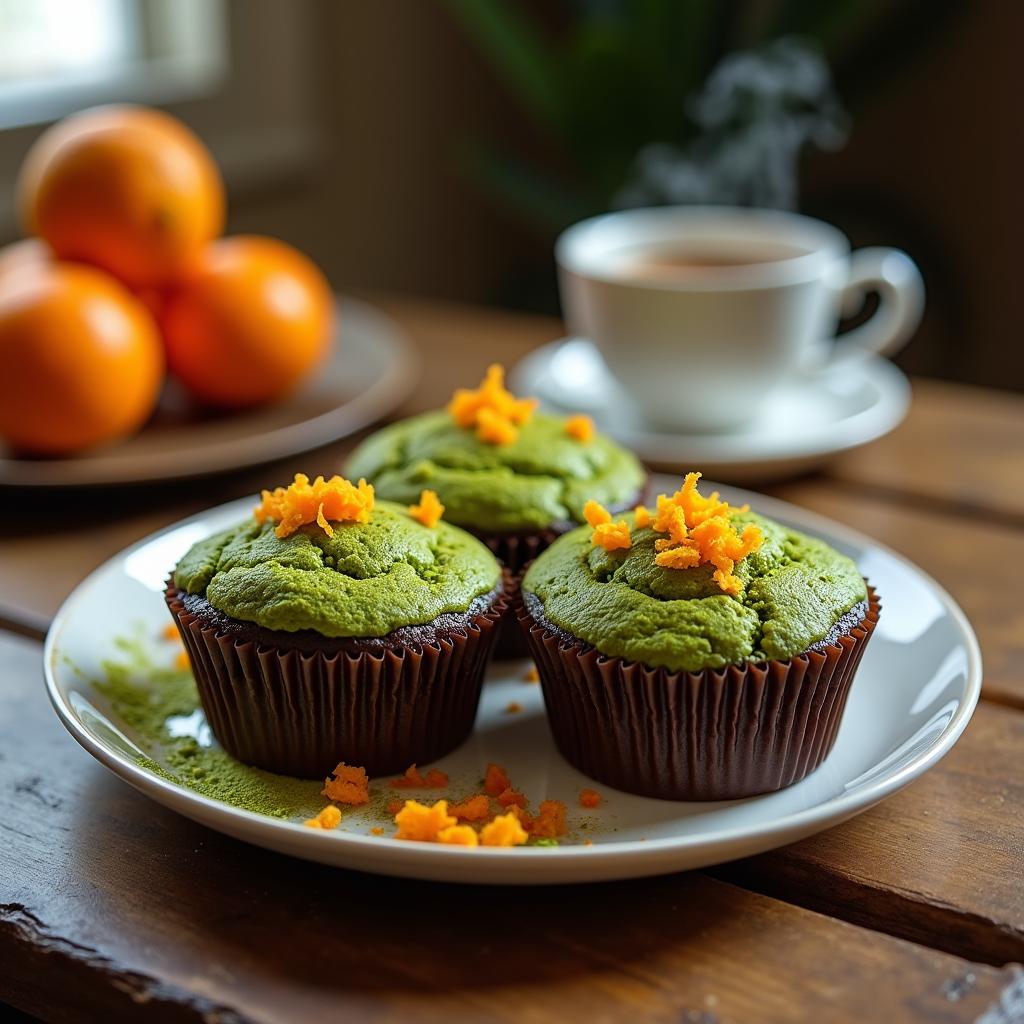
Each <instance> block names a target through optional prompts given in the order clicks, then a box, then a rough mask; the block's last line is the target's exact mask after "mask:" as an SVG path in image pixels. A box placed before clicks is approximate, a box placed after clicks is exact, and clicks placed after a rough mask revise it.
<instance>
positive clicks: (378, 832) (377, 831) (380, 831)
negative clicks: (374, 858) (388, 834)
mask: <svg viewBox="0 0 1024 1024" xmlns="http://www.w3.org/2000/svg"><path fill="white" fill-rule="evenodd" d="M370 835H371V836H382V835H384V829H382V828H381V827H380V825H374V826H373V828H371V829H370Z"/></svg>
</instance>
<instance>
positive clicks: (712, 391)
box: [555, 206, 924, 432]
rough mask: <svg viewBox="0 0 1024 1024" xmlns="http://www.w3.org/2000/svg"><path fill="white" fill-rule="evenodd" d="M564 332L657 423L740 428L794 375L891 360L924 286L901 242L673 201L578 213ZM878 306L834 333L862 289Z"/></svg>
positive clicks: (785, 216) (567, 253)
mask: <svg viewBox="0 0 1024 1024" xmlns="http://www.w3.org/2000/svg"><path fill="white" fill-rule="evenodd" d="M555 255H556V259H557V261H558V268H559V287H560V290H561V294H562V304H563V308H564V311H565V315H566V320H567V322H568V326H569V329H570V331H571V332H572V333H573V334H576V335H580V336H583V337H586V338H589V339H590V340H591V341H593V342H594V344H595V345H596V346H597V348H598V350H599V351H600V353H601V356H602V357H603V358H604V361H605V363H607V365H608V368H609V369H610V370H611V372H612V373H613V374H614V376H615V377H616V378H617V379H618V381H619V383H620V384H621V385H622V386H623V388H624V389H625V391H626V392H627V394H628V395H629V396H630V397H631V398H632V399H633V401H634V402H635V403H636V404H637V406H638V408H639V410H640V411H641V412H642V413H643V414H644V415H645V416H646V417H647V418H648V419H649V420H651V421H652V422H653V423H655V424H657V425H659V426H664V427H669V428H673V429H682V430H690V431H694V430H696V431H709V432H710V431H721V430H727V429H730V428H736V427H739V426H741V425H742V424H743V423H744V422H745V421H748V420H750V419H751V418H752V417H753V416H754V415H755V414H756V413H757V412H758V411H760V409H761V407H762V406H763V405H764V403H765V402H767V401H769V400H770V399H771V397H772V394H773V393H774V391H775V389H776V388H777V387H778V385H779V384H780V382H781V381H783V380H784V379H785V378H786V377H787V375H790V374H794V373H802V374H807V373H811V374H814V373H822V372H826V371H828V370H831V369H836V368H840V367H842V366H844V365H846V366H848V365H849V362H850V361H852V360H856V359H861V358H864V357H865V356H867V355H868V354H872V353H874V354H880V355H888V354H891V353H893V352H895V351H896V350H897V349H898V348H900V347H901V346H902V345H903V344H904V343H905V342H906V341H907V339H908V338H909V337H910V335H911V334H912V333H913V332H914V330H915V328H916V327H917V325H918V323H919V322H920V319H921V313H922V310H923V308H924V282H923V281H922V280H921V274H920V272H919V271H918V269H917V266H916V265H915V264H914V262H913V260H911V259H910V257H909V256H907V255H906V253H903V252H901V251H900V250H898V249H887V248H869V249H859V250H857V251H856V252H851V251H850V243H849V241H848V240H847V238H846V236H845V235H843V234H842V232H840V231H838V230H837V229H836V228H834V227H832V226H831V225H829V224H826V223H824V222H823V221H819V220H814V219H812V218H810V217H804V216H801V215H799V214H794V213H786V212H782V211H775V210H751V209H743V208H737V207H727V206H693V207H691V206H675V207H657V208H652V209H641V210H624V211H622V212H619V213H610V214H605V215H603V216H600V217H593V218H591V219H589V220H585V221H581V222H580V223H579V224H575V225H573V226H572V227H570V228H568V229H567V230H566V231H564V232H563V233H562V235H561V236H560V237H559V239H558V241H557V243H556V246H555ZM871 291H876V292H878V293H879V296H880V304H879V307H878V309H877V310H876V312H875V313H874V315H873V316H872V317H871V318H870V319H869V320H867V322H865V323H864V324H862V325H860V326H859V327H856V328H854V329H853V330H851V331H848V332H847V333H845V334H844V335H842V337H841V338H840V339H839V340H834V339H835V333H836V327H837V325H838V323H839V318H840V315H841V314H850V313H853V312H855V311H856V310H857V309H858V308H859V305H860V303H861V302H862V301H863V297H864V295H865V294H866V293H867V292H871Z"/></svg>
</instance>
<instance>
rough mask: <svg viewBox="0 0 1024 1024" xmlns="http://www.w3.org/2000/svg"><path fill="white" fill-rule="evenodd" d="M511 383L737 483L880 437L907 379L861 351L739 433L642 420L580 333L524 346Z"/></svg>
mask: <svg viewBox="0 0 1024 1024" xmlns="http://www.w3.org/2000/svg"><path fill="white" fill-rule="evenodd" d="M510 380H511V382H512V386H513V388H514V389H515V390H516V391H517V392H518V393H519V394H523V395H536V396H537V397H538V398H540V399H541V401H542V402H543V403H544V405H545V406H547V407H548V408H550V409H552V410H553V411H555V412H586V413H589V414H590V415H591V416H593V417H594V419H595V421H596V422H597V424H598V426H599V427H600V429H601V430H602V431H604V432H605V433H606V434H608V435H610V436H611V437H614V438H616V439H617V440H618V441H621V442H622V443H623V444H624V445H625V446H626V447H627V448H631V449H632V450H633V451H634V452H636V453H637V455H639V456H640V458H641V459H643V461H644V462H647V463H650V464H653V465H657V466H661V467H663V468H673V469H674V468H681V467H683V468H689V467H691V466H700V467H701V468H702V469H703V471H704V472H705V474H706V475H707V476H711V477H714V476H719V477H721V478H723V479H728V480H733V481H736V482H739V483H750V482H753V481H757V480H769V479H773V478H777V477H781V476H787V475H792V474H794V473H801V472H805V471H807V470H809V469H813V468H814V467H816V466H820V465H822V464H823V463H825V462H827V461H828V460H829V459H830V458H832V457H833V456H835V455H837V454H839V453H840V452H844V451H849V450H851V449H853V448H858V447H860V446H861V445H864V444H867V443H868V442H869V441H874V440H875V439H876V438H879V437H882V436H883V435H884V434H887V433H889V431H890V430H892V429H893V428H894V427H896V426H897V425H898V424H899V423H900V421H901V420H902V419H903V417H904V416H905V415H906V413H907V409H908V408H909V404H910V386H909V384H908V383H907V379H906V377H904V375H903V374H902V373H901V372H900V371H899V369H897V368H896V367H895V366H894V365H893V364H892V363H890V362H889V361H888V360H887V359H881V358H879V357H877V356H865V358H864V359H858V360H851V361H849V362H846V363H843V364H842V366H840V367H836V368H834V369H833V370H831V371H830V372H828V373H827V374H819V375H810V374H796V375H794V376H793V377H791V378H790V379H789V380H788V381H787V382H786V384H785V385H784V386H783V387H782V388H781V389H780V391H779V393H778V394H777V395H776V397H775V399H774V400H773V401H772V403H771V405H770V407H768V408H766V409H765V410H764V411H763V412H762V413H760V414H759V415H758V416H757V418H756V419H755V420H753V421H752V422H751V423H749V424H747V425H746V426H745V427H744V428H743V429H742V430H737V431H735V432H733V433H728V434H695V433H694V434H688V433H674V432H670V431H664V430H659V429H657V428H655V427H652V426H650V425H649V424H647V423H645V421H644V419H643V416H642V414H641V412H640V410H638V409H637V407H636V405H635V403H634V402H633V401H632V400H631V399H630V398H629V396H628V395H626V394H625V393H624V392H623V391H622V389H621V388H620V387H619V385H618V384H617V383H616V381H615V379H614V378H613V377H612V375H611V373H610V372H609V370H608V369H607V367H606V366H605V365H604V362H603V360H602V359H601V356H600V355H599V354H598V351H597V349H596V348H595V347H594V346H593V344H592V343H591V342H590V341H588V340H586V339H585V338H565V339H562V340H561V341H555V342H552V343H551V344H549V345H544V346H543V347H542V348H539V349H537V350H536V351H534V352H531V353H530V355H528V356H527V357H526V358H525V359H523V360H522V362H520V363H519V364H518V365H517V366H516V367H515V369H514V370H513V372H512V373H511V375H510Z"/></svg>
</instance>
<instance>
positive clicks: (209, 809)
mask: <svg viewBox="0 0 1024 1024" xmlns="http://www.w3.org/2000/svg"><path fill="white" fill-rule="evenodd" d="M675 483H678V480H668V479H666V478H655V480H654V485H655V487H656V488H658V489H661V490H664V489H667V488H669V487H672V486H673V485H674V484H675ZM724 493H725V496H726V497H727V498H728V500H730V501H735V502H737V503H742V502H745V501H749V502H751V503H752V505H753V506H754V507H755V508H756V509H757V510H758V511H760V512H764V513H765V514H766V515H768V516H771V517H773V518H775V519H779V520H781V521H783V522H785V523H789V524H791V525H793V526H795V527H797V528H799V529H802V530H806V531H808V532H810V533H814V534H817V535H818V536H821V537H823V538H825V539H826V540H827V541H828V542H829V543H831V544H833V545H835V546H836V547H837V548H839V549H840V550H842V551H845V552H846V553H848V554H849V555H851V556H852V557H854V558H855V559H856V560H857V563H858V565H859V566H860V569H861V571H862V572H863V573H864V575H865V576H867V577H868V578H869V579H870V580H871V582H872V583H873V584H874V585H875V586H876V587H877V588H878V592H879V594H880V596H881V600H882V604H883V609H882V615H881V619H880V621H879V624H878V628H877V629H876V630H875V634H874V637H873V638H872V641H871V644H870V646H869V647H868V649H867V651H866V653H865V656H864V660H863V662H862V664H861V667H860V670H859V672H858V674H857V678H856V680H855V682H854V685H853V688H852V692H851V695H850V700H849V703H848V705H847V709H846V713H845V715H844V718H843V722H842V726H841V728H840V731H839V736H838V739H837V741H836V745H835V747H834V749H833V750H832V753H831V754H830V755H829V756H828V758H827V759H826V760H825V762H824V763H823V764H822V766H821V767H820V768H819V769H818V770H817V771H816V772H814V773H813V774H812V775H810V776H809V777H808V778H806V779H805V780H804V781H803V782H800V783H798V784H797V785H795V786H791V787H789V788H788V789H784V790H782V791H780V792H778V793H772V794H769V795H767V796H761V797H754V798H752V799H749V800H736V801H728V802H721V803H675V802H670V801H661V800H649V799H645V798H642V797H636V796H630V795H628V794H626V793H620V792H617V791H615V790H612V789H610V788H608V787H607V786H597V788H598V790H599V791H600V792H601V794H602V795H603V797H604V798H605V802H604V804H603V805H602V806H601V807H600V808H598V809H597V810H590V811H584V810H582V809H581V808H580V807H579V805H578V801H577V794H578V792H579V790H580V789H581V788H583V787H586V786H593V785H594V784H593V783H592V782H590V781H589V780H588V779H586V778H585V777H584V776H582V775H581V774H580V773H579V772H577V771H575V770H574V769H573V768H571V767H570V766H569V765H568V764H567V763H566V762H565V761H563V760H562V758H561V757H560V756H559V754H558V753H557V751H556V750H555V748H554V746H553V744H552V742H551V737H550V734H549V732H548V728H547V724H546V722H545V718H544V708H543V701H542V698H541V693H540V687H539V686H537V685H531V684H529V683H527V682H526V681H525V678H524V677H525V673H526V670H527V668H528V664H529V663H528V662H504V663H499V664H497V665H495V666H494V667H492V669H491V671H490V674H489V677H488V682H487V685H486V687H485V690H484V699H483V701H482V704H481V707H480V713H479V715H478V717H477V725H476V732H475V733H474V735H473V736H472V737H471V738H470V739H469V740H468V741H467V742H466V743H465V744H463V746H462V747H460V748H459V749H458V750H456V751H455V752H454V753H452V754H450V755H449V756H448V757H446V758H444V759H443V760H442V761H440V762H439V763H438V766H439V767H440V768H442V769H443V770H444V771H446V772H448V774H449V776H450V777H451V793H452V795H454V796H462V795H465V794H467V793H470V792H475V791H479V780H480V776H481V773H482V770H483V768H484V766H485V765H486V764H487V762H489V761H494V762H497V763H499V764H502V765H504V766H505V767H506V769H507V770H508V772H509V775H510V777H511V779H512V781H513V783H514V784H515V785H516V786H517V787H518V788H520V789H521V790H522V791H523V792H524V793H525V794H526V795H527V797H528V798H529V799H530V801H531V803H532V805H533V806H534V807H536V805H537V803H538V802H539V801H540V800H543V799H548V798H550V799H559V800H564V801H565V802H566V803H567V804H568V806H569V826H570V829H571V835H570V836H569V838H568V839H567V840H566V841H565V842H563V844H562V845H560V846H559V847H557V848H540V847H518V848H514V849H482V848H481V849H466V848H460V847H453V846H441V845H436V844H432V843H415V842H405V841H399V840H395V839H391V838H386V837H387V836H390V835H391V833H392V832H393V829H394V826H393V824H392V823H391V820H390V818H388V817H386V816H385V815H384V813H383V812H382V811H380V810H379V809H378V810H376V811H374V810H363V811H360V810H357V811H353V812H349V813H347V814H346V815H345V817H344V818H343V820H342V824H341V826H340V828H339V829H337V830H336V831H332V832H320V831H312V830H310V829H307V828H303V827H302V825H301V824H299V823H298V822H297V821H284V820H280V819H276V818H269V817H264V816H262V815H259V814H255V813H252V812H249V811H246V810H241V809H239V808H237V807H234V806H231V805H229V804H226V803H221V802H218V801H216V800H212V799H210V798H209V797H206V796H204V795H201V794H200V793H198V792H196V791H195V790H192V789H189V788H187V787H186V786H184V785H182V784H179V783H177V782H175V781H172V780H169V779H167V778H161V777H160V776H159V775H156V774H154V773H153V772H152V771H150V770H149V769H147V768H146V767H145V763H144V760H141V759H145V758H150V759H151V760H150V762H149V763H150V765H152V762H153V761H157V762H159V761H160V758H161V752H160V750H159V749H156V748H154V747H147V746H146V743H145V741H144V740H142V739H141V738H139V737H138V736H135V735H133V732H132V729H131V728H130V726H129V725H128V724H127V723H125V722H123V721H120V720H118V719H117V718H116V717H115V716H113V715H112V714H111V713H110V712H109V711H108V710H107V708H108V705H107V703H106V702H105V701H104V700H103V698H102V697H101V696H100V695H99V694H98V693H97V692H96V689H95V687H94V686H93V684H92V683H91V682H90V681H89V680H90V679H93V678H96V676H97V675H98V674H99V673H100V672H101V670H102V663H103V662H104V661H106V660H108V659H109V660H114V661H118V660H121V659H122V658H123V652H119V648H118V646H117V640H118V638H119V637H122V638H123V637H124V636H125V635H126V634H131V633H132V632H134V631H136V630H139V631H141V632H140V635H143V636H145V637H148V638H150V640H148V641H147V642H148V643H151V644H152V645H153V648H154V651H155V652H156V654H155V655H154V656H155V657H156V658H162V659H163V662H162V663H165V664H169V663H170V660H171V659H172V658H173V648H171V647H170V645H168V644H167V643H166V641H163V642H162V647H161V641H160V640H159V639H158V637H159V634H160V632H161V630H162V629H163V628H164V627H165V626H166V624H167V622H168V614H167V610H166V608H165V606H164V601H163V596H162V594H163V587H164V580H165V578H166V576H167V572H168V570H169V569H170V567H172V566H173V565H174V564H175V562H176V561H177V559H178V558H179V557H180V556H181V555H182V554H183V553H184V551H185V550H186V549H187V548H188V547H189V546H190V545H191V544H192V543H194V542H195V541H196V540H198V539H199V538H201V537H204V536H206V535H207V534H209V533H211V532H213V531H215V530H218V529H221V528H223V527H225V526H227V525H229V524H231V523H233V522H236V521H238V520H239V519H240V518H242V517H244V516H246V515H248V514H249V513H250V510H251V508H252V499H247V500H243V501H239V502H234V503H232V504H230V505H223V506H221V507H220V508H215V509H211V510H210V511H208V512H204V513H201V514H200V515H197V516H193V517H192V518H191V519H186V520H184V521H183V522H181V523H179V524H178V525H176V526H172V527H170V528H169V529H167V530H164V531H162V532H161V533H157V534H154V535H153V536H151V537H148V538H147V539H145V540H143V541H141V542H140V543H138V544H136V545H135V546H134V547H132V548H129V549H128V550H126V551H123V552H121V554H119V555H117V556H116V557H114V558H112V559H111V560H110V561H108V562H107V563H106V564H104V565H103V566H101V567H100V568H99V569H97V570H96V572H94V573H93V574H92V575H91V576H89V577H88V578H87V579H86V580H85V581H84V582H83V583H82V584H80V585H79V587H78V588H77V589H76V590H75V591H74V593H72V595H71V596H70V597H69V598H68V599H67V601H66V602H65V603H64V606H63V607H62V608H61V610H60V612H59V613H58V615H57V617H56V619H55V620H54V623H53V627H52V629H51V630H50V634H49V636H48V637H47V641H46V651H45V672H46V685H47V688H48V690H49V694H50V699H51V700H52V702H53V705H54V707H55V708H56V710H57V714H58V715H59V716H60V718H61V721H62V722H63V723H64V725H65V726H66V727H67V728H68V730H69V731H70V732H71V734H72V735H73V736H74V737H75V739H77V740H78V742H79V743H81V744H82V746H83V747H85V749H86V750H88V751H89V752H90V753H91V754H92V755H93V756H94V757H96V758H97V759H98V760H99V761H101V762H102V763H103V764H105V765H106V766H107V767H108V768H110V769H111V770H112V771H113V772H115V773H116V774H117V775H119V776H121V778H123V779H125V780H126V781H127V782H129V783H130V784H131V785H133V786H134V787H135V788H136V789H138V790H139V791H141V792H142V793H144V794H146V795H147V796H149V797H151V798H152V799H153V800H156V801H157V802H158V803H161V804H164V805H165V806H167V807H170V808H172V809H174V810H175V811H177V812H179V813H180V814H183V815H185V816H186V817H189V818H193V819H194V820H196V821H198V822H201V823H203V824H204V825H208V826H209V827H210V828H214V829H217V830H218V831H221V832H225V833H227V834H228V835H232V836H236V837H237V838H239V839H243V840H245V841H247V842H250V843H254V844H256V845H258V846H264V847H267V848H269V849H272V850H278V851H281V852H283V853H289V854H292V855H294V856H296V857H303V858H306V859H308V860H314V861H320V862H322V863H325V864H333V865H336V866H338V867H344V868H354V869H357V870H360V871H372V872H375V873H379V874H386V875H401V876H405V877H409V878H427V879H436V880H442V881H454V882H470V883H480V884H491V883H507V884H529V883H564V882H587V881H598V880H603V879H613V878H631V877H636V876H641V875H655V874H661V873H665V872H670V871H680V870H684V869H689V868H697V867H701V866H703V865H707V864H715V863H718V862H721V861H726V860H731V859H733V858H736V857H744V856H747V855H750V854H754V853H758V852H760V851H762V850H768V849H773V848H775V847H778V846H783V845H785V844H787V843H791V842H794V841H795V840H797V839H800V838H802V837H804V836H808V835H811V834H813V833H815V832H819V831H821V830H822V829H826V828H828V827H830V826H832V825H835V824H837V823H838V822H840V821H843V820H845V819H846V818H849V817H851V816H852V815H854V814H857V813H859V812H860V811H863V810H865V809H866V808H868V807H870V806H871V805H872V804H874V803H877V802H878V801H879V800H882V799H884V798H885V797H887V796H889V795H890V794H892V793H894V792H895V791H896V790H898V789H901V788H902V787H903V786H905V785H907V783H909V782H911V781H912V780H913V779H915V778H917V776H919V775H920V774H921V773H922V772H924V771H927V770H928V769H929V768H931V767H932V766H933V765H934V764H935V763H936V762H937V761H938V760H939V758H941V757H942V756H943V754H945V753H946V752H947V751H948V750H949V748H950V747H951V746H952V745H953V744H954V743H955V742H956V739H957V737H958V736H959V735H960V733H961V732H962V731H963V729H964V727H965V726H966V725H967V722H968V720H969V719H970V717H971V713H972V712H973V710H974V706H975V704H976V703H977V701H978V695H979V692H980V689H981V656H980V654H979V652H978V644H977V641H976V640H975V637H974V633H973V632H972V630H971V627H970V625H969V624H968V622H967V620H966V618H965V617H964V614H963V612H961V611H960V609H959V608H958V607H957V606H956V604H955V603H954V602H953V600H952V599H951V598H950V597H949V595H948V594H947V593H946V592H945V591H944V590H942V589H941V588H940V587H939V586H938V585H937V584H936V583H934V582H933V581H932V580H931V579H929V578H928V577H927V576H926V575H925V574H924V573H923V572H921V571H920V570H919V569H917V568H916V567H915V566H913V565H912V564H911V563H909V562H908V561H906V560H905V559H903V558H901V557H900V556H899V555H896V554H894V553H893V552H891V551H889V550H887V549H885V548H883V547H881V546H880V545H878V544H876V543H874V542H873V541H871V540H869V539H868V538H867V537H864V536H862V535H860V534H857V533H854V532H853V531H852V530H848V529H846V528H845V527H842V526H839V525H837V524H835V523H833V522H831V521H829V520H827V519H824V518H822V517H820V516H816V515H814V514H812V513H810V512H806V511H804V510H803V509H799V508H796V507H795V506H793V505H788V504H785V503H783V502H780V501H775V500H772V499H770V498H765V497H761V496H759V495H754V494H748V493H746V492H743V491H738V490H736V489H734V488H725V489H724ZM150 685H152V684H150ZM511 702H514V703H515V704H518V705H519V706H520V707H521V709H522V710H520V711H519V712H518V713H515V714H512V713H509V704H510V703H511ZM178 717H180V716H178ZM188 717H189V719H190V720H192V719H197V716H196V715H190V716H188ZM191 728H197V725H196V722H195V721H193V722H192V726H191ZM140 744H141V746H140ZM424 767H425V766H424ZM431 767H433V766H431ZM378 785H379V784H378ZM432 795H433V796H434V797H435V798H436V797H438V796H440V795H441V794H440V793H434V794H432ZM372 806H373V805H372V804H371V807H372ZM375 815H376V816H375ZM374 827H377V828H381V827H383V828H384V835H383V836H382V837H378V836H374V835H371V834H369V831H370V829H371V828H374ZM586 840H589V841H590V842H591V843H592V845H586ZM157 852H158V851H157Z"/></svg>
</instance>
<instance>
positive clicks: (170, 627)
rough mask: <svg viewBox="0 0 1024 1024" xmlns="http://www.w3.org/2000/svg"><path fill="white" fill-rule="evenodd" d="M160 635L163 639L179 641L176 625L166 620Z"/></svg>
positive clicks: (179, 635)
mask: <svg viewBox="0 0 1024 1024" xmlns="http://www.w3.org/2000/svg"><path fill="white" fill-rule="evenodd" d="M160 636H161V638H162V639H164V640H177V641H178V643H181V634H180V633H179V632H178V627H177V626H176V625H175V624H174V623H173V622H168V623H167V625H166V626H164V628H163V629H161V630H160Z"/></svg>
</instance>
